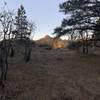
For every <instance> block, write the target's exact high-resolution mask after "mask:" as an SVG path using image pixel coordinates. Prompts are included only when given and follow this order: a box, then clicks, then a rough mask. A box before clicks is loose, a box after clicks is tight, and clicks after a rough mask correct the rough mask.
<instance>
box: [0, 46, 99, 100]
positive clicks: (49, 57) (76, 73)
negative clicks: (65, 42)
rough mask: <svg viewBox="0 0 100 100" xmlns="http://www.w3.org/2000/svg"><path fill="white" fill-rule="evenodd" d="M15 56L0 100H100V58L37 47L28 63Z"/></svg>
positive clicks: (17, 53)
mask: <svg viewBox="0 0 100 100" xmlns="http://www.w3.org/2000/svg"><path fill="white" fill-rule="evenodd" d="M15 53H16V55H15V57H14V58H10V59H9V70H8V77H7V81H6V87H5V90H4V91H1V89H0V100H100V67H99V66H100V56H97V55H94V54H90V55H82V54H80V53H77V52H75V51H72V50H70V51H69V50H67V49H52V50H46V49H43V48H40V47H34V48H33V50H32V58H31V61H30V62H29V63H25V62H24V61H23V55H22V54H23V53H22V52H19V50H17V49H16V52H15ZM68 98H69V99H68ZM71 98H72V99H71Z"/></svg>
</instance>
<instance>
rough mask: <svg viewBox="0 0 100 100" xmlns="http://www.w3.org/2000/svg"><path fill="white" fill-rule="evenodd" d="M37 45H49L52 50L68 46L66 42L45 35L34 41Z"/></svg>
mask: <svg viewBox="0 0 100 100" xmlns="http://www.w3.org/2000/svg"><path fill="white" fill-rule="evenodd" d="M36 43H37V44H38V45H49V46H51V47H52V48H66V47H67V45H68V41H67V40H62V39H56V40H54V38H52V37H50V36H49V35H46V36H45V37H43V38H41V39H39V40H37V41H36Z"/></svg>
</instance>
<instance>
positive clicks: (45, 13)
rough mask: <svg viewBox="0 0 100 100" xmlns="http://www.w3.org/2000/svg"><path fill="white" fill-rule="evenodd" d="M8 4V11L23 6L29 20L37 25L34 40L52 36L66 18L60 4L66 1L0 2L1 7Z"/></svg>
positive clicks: (13, 0) (18, 0)
mask: <svg viewBox="0 0 100 100" xmlns="http://www.w3.org/2000/svg"><path fill="white" fill-rule="evenodd" d="M4 1H6V2H7V9H11V10H14V11H15V12H16V11H17V9H18V7H19V6H20V5H21V4H22V5H23V6H24V7H25V10H26V15H27V16H28V18H29V20H30V21H32V22H34V23H35V24H36V27H37V28H36V31H35V34H34V39H39V38H41V37H44V36H45V35H51V36H52V33H53V30H54V28H56V27H57V26H59V25H60V24H61V21H62V19H63V18H64V15H63V13H61V12H59V4H60V3H62V2H63V1H65V0H0V6H2V5H3V4H4V3H3V2H4Z"/></svg>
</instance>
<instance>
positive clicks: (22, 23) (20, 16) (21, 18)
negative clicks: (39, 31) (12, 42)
mask: <svg viewBox="0 0 100 100" xmlns="http://www.w3.org/2000/svg"><path fill="white" fill-rule="evenodd" d="M15 19H16V23H15V25H16V31H17V33H16V38H19V39H23V38H25V37H26V36H27V34H28V33H27V31H28V21H27V16H26V11H25V9H24V7H23V5H21V6H20V8H18V11H17V16H16V17H15Z"/></svg>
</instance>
